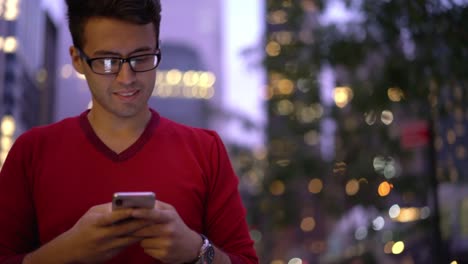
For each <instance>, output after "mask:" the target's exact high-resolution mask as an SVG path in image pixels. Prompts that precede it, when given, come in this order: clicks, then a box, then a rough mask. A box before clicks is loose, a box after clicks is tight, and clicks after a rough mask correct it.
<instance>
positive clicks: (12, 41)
mask: <svg viewBox="0 0 468 264" xmlns="http://www.w3.org/2000/svg"><path fill="white" fill-rule="evenodd" d="M17 49H18V41H17V39H16V38H15V37H7V38H6V39H5V41H4V43H3V51H5V53H15V52H16V50H17Z"/></svg>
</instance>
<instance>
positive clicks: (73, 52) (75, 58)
mask: <svg viewBox="0 0 468 264" xmlns="http://www.w3.org/2000/svg"><path fill="white" fill-rule="evenodd" d="M69 52H70V57H71V60H72V64H73V68H75V70H76V71H77V72H79V73H80V74H84V71H83V68H84V63H85V62H84V61H83V59H82V58H81V56H80V52H79V51H78V49H77V48H76V47H75V46H70V48H69Z"/></svg>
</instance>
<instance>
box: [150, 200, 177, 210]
mask: <svg viewBox="0 0 468 264" xmlns="http://www.w3.org/2000/svg"><path fill="white" fill-rule="evenodd" d="M154 207H155V208H158V209H161V210H174V207H173V206H172V205H170V204H168V203H165V202H163V201H160V200H157V201H156V203H155V205H154Z"/></svg>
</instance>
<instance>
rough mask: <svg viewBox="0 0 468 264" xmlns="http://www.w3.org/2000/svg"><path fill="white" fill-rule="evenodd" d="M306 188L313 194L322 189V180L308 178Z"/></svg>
mask: <svg viewBox="0 0 468 264" xmlns="http://www.w3.org/2000/svg"><path fill="white" fill-rule="evenodd" d="M308 189H309V192H310V193H313V194H318V193H320V192H321V191H322V189H323V183H322V180H320V179H312V180H310V182H309V186H308Z"/></svg>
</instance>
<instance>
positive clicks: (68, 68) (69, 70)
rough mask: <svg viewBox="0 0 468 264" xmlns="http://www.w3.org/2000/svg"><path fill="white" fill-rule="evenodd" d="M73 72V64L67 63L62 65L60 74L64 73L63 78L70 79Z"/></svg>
mask: <svg viewBox="0 0 468 264" xmlns="http://www.w3.org/2000/svg"><path fill="white" fill-rule="evenodd" d="M72 74H73V66H71V65H70V64H65V65H63V67H62V70H61V71H60V75H62V78H64V79H68V78H70V77H71V76H72Z"/></svg>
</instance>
